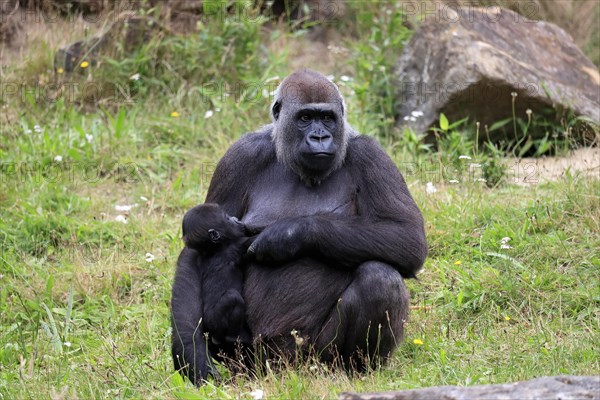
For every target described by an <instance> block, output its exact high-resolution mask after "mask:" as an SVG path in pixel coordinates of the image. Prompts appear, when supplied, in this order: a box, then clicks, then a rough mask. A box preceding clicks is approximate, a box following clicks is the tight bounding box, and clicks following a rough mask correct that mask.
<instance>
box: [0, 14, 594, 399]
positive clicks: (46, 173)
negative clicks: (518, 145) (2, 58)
mask: <svg viewBox="0 0 600 400" xmlns="http://www.w3.org/2000/svg"><path fill="white" fill-rule="evenodd" d="M377 7H378V6H377V5H374V6H373V7H372V8H369V7H365V9H363V10H361V11H360V12H357V13H356V15H355V20H354V21H355V25H354V27H353V28H352V29H354V30H355V31H356V32H359V33H361V34H360V35H348V39H346V40H347V42H345V48H346V49H349V50H348V51H349V52H350V53H349V54H346V55H345V56H344V57H347V58H348V57H349V58H350V59H352V60H353V61H352V64H350V65H349V66H346V64H347V62H346V61H343V63H342V61H340V63H342V64H340V65H344V66H343V67H340V68H341V70H343V71H344V73H347V74H348V77H346V76H344V77H342V75H341V74H339V73H338V74H337V75H335V76H334V79H335V80H336V82H338V83H339V84H340V87H341V89H342V91H343V92H344V93H345V95H346V103H347V105H348V109H349V120H350V122H351V123H352V124H353V125H354V126H355V127H357V128H358V129H359V130H360V131H361V132H363V133H365V134H368V135H372V136H376V137H377V138H378V139H379V141H380V142H381V143H382V145H384V147H385V148H386V150H387V151H388V153H389V154H390V155H391V156H392V158H393V159H394V160H395V161H396V162H397V164H398V166H399V167H400V168H401V170H402V171H403V172H404V173H405V176H406V178H407V181H408V183H409V187H410V190H411V192H412V194H413V196H414V197H415V199H416V201H417V204H418V205H419V206H420V208H421V210H422V212H423V215H424V218H425V221H426V226H427V236H428V242H429V248H430V254H429V258H428V260H427V262H426V264H425V266H424V268H423V270H422V272H421V273H420V274H419V276H418V278H419V279H418V280H411V281H409V282H408V286H409V289H410V291H411V293H412V301H411V306H412V307H411V317H410V321H409V322H408V324H407V335H406V340H405V342H404V343H403V344H402V345H401V346H400V348H399V349H398V351H397V352H396V354H395V355H394V356H393V359H392V360H391V362H390V363H389V364H388V365H386V366H382V367H381V368H378V369H376V370H374V371H370V372H369V373H367V374H363V375H356V376H349V375H346V374H344V373H342V372H338V371H332V370H330V369H329V368H328V367H327V366H324V365H320V364H319V363H317V362H314V361H308V362H306V363H305V364H303V365H298V366H289V367H288V368H285V369H283V370H275V371H270V370H269V371H267V372H266V373H265V374H262V375H261V376H258V377H255V376H248V375H242V376H237V377H231V376H228V375H227V373H226V372H225V371H223V372H224V375H225V379H224V380H223V381H222V382H211V383H209V384H207V385H205V386H204V387H202V388H200V389H196V388H194V387H193V386H192V385H190V383H189V382H184V381H183V380H182V379H181V378H180V377H179V375H178V374H177V373H175V372H174V371H173V367H172V362H171V356H170V335H171V332H170V324H169V300H170V285H171V282H172V278H173V273H174V267H175V261H176V258H177V255H178V253H179V251H180V250H181V248H182V242H181V239H180V229H181V228H180V223H181V219H182V217H183V214H184V212H185V211H186V210H187V209H189V208H191V207H192V206H194V205H195V204H197V203H199V202H202V201H203V199H204V196H205V194H206V190H207V186H208V183H209V181H210V178H211V176H212V171H213V170H214V167H215V164H216V162H217V161H218V160H219V158H220V157H221V156H222V155H223V153H224V152H225V151H226V149H227V148H228V147H229V146H230V145H231V144H232V143H233V142H234V141H235V140H236V139H237V138H238V137H239V136H240V135H241V134H242V133H243V132H246V131H250V130H253V129H256V128H258V127H259V126H260V125H261V124H263V123H266V122H268V119H269V116H268V104H269V101H270V99H269V90H270V89H271V88H272V83H273V82H276V81H277V79H272V80H271V79H270V78H272V77H276V76H279V77H283V76H285V75H286V74H287V73H289V72H290V71H289V68H290V67H289V66H290V65H291V63H292V61H293V60H291V58H290V57H291V56H290V55H289V54H288V53H287V51H286V50H285V49H284V48H273V47H277V46H271V47H269V46H265V45H264V44H263V43H264V38H265V37H267V38H270V39H272V40H273V41H275V42H277V43H281V42H290V41H294V40H300V41H302V40H307V41H310V39H305V37H306V35H307V33H306V32H305V31H303V30H300V31H295V32H288V31H286V30H273V28H272V27H271V28H270V29H269V30H265V29H264V26H263V23H264V21H252V22H248V21H239V20H236V21H232V20H228V19H227V18H225V19H223V20H221V21H215V22H212V23H207V24H206V26H205V27H204V29H205V33H203V34H198V35H193V37H187V38H183V39H181V38H180V39H164V40H161V41H152V42H150V43H148V44H147V45H146V46H144V48H142V49H141V50H140V51H139V52H137V53H135V54H132V55H130V56H129V57H127V58H124V59H121V60H119V61H112V62H106V63H105V64H103V65H102V66H99V67H87V68H85V70H82V71H79V73H78V74H74V75H72V76H68V77H62V78H61V77H58V79H64V81H63V83H64V82H71V83H72V84H73V85H74V86H73V87H74V88H75V89H74V90H73V91H72V92H70V94H69V95H67V94H66V92H61V93H60V94H58V95H57V96H56V97H52V100H50V99H49V98H47V97H44V98H41V99H40V96H39V94H40V91H41V90H42V89H40V86H39V85H40V82H42V84H43V83H44V82H45V83H47V82H53V80H54V79H57V77H56V75H55V73H54V71H53V70H52V63H51V62H52V54H53V47H52V46H51V44H52V43H53V42H52V40H55V39H52V40H51V39H49V37H45V36H43V35H41V36H39V38H38V39H36V40H37V42H36V43H37V45H35V46H32V47H31V50H30V53H27V54H26V57H24V58H23V59H21V60H20V61H19V62H15V63H14V64H12V65H9V66H7V67H5V68H3V70H2V78H3V83H4V84H5V85H6V83H7V82H10V83H16V84H18V85H20V86H18V87H19V88H22V89H19V90H17V91H16V92H15V94H10V95H7V96H8V97H6V96H5V97H3V99H2V103H0V107H2V115H1V116H0V138H1V141H0V167H1V168H0V246H1V247H0V399H29V398H32V399H47V398H51V399H71V398H80V399H115V398H182V399H196V398H198V399H203V398H223V399H228V398H252V396H253V395H254V396H257V394H256V393H257V390H262V391H263V392H264V397H265V398H274V399H278V398H281V399H284V398H285V399H287V398H333V397H335V396H336V395H337V394H338V393H340V392H342V391H383V390H393V389H401V388H419V387H425V386H432V385H445V384H457V385H474V384H483V383H503V382H509V381H515V380H523V379H529V378H533V377H538V376H544V375H559V374H585V375H593V374H595V375H597V374H600V358H599V357H598V354H600V322H599V321H600V253H599V250H598V249H600V233H599V232H600V181H599V180H598V179H597V178H598V177H596V178H590V177H586V176H582V175H579V174H577V173H572V174H571V173H568V172H567V173H566V174H565V176H564V178H562V179H560V180H558V181H555V182H543V180H542V178H541V176H539V174H538V171H536V170H535V166H533V165H530V166H529V167H530V168H528V169H523V170H519V171H512V175H511V174H510V173H509V174H506V171H504V170H503V169H502V167H500V166H499V165H501V159H500V158H499V156H498V153H494V152H489V151H484V150H483V149H482V148H481V147H480V146H476V145H475V144H474V142H473V141H472V140H468V139H467V136H466V135H462V134H461V131H457V132H454V131H453V132H449V131H448V132H446V131H444V132H442V135H443V136H444V137H447V140H445V141H442V143H441V145H440V147H439V148H437V149H435V150H434V149H431V148H427V146H425V145H423V144H422V143H420V142H419V141H418V140H417V139H418V138H416V136H414V135H411V134H410V133H406V132H400V131H399V130H398V129H397V128H395V127H394V125H393V119H392V118H391V115H392V111H393V96H392V94H391V93H390V88H389V86H390V85H389V82H390V79H391V73H390V72H389V71H390V67H391V65H392V62H393V58H392V57H391V55H393V54H394V53H397V52H398V51H399V49H400V48H401V46H402V43H403V40H405V38H406V37H408V36H409V35H410V32H409V31H407V29H406V28H404V27H403V26H402V25H401V24H398V21H397V20H395V18H399V16H398V14H397V10H391V12H390V13H385V12H381V10H379V11H377V10H378V8H377ZM345 29H349V28H347V27H346V28H345ZM73 31H75V28H74V29H73ZM386 36H387V37H394V38H398V39H397V40H396V41H389V40H388V41H386V40H385V38H386ZM209 38H210V39H209ZM359 38H360V39H359ZM257 54H260V56H258V55H257ZM342 54H343V52H342ZM156 60H160V62H156ZM324 72H328V71H324ZM135 74H138V75H139V76H138V79H132V77H134V76H135ZM32 79H35V80H37V82H38V85H37V86H35V85H34V84H31V80H32ZM90 82H95V83H97V84H98V85H102V84H105V83H106V82H117V84H119V85H122V88H125V89H127V90H130V92H129V93H130V96H124V95H123V94H122V92H118V93H121V94H119V95H117V94H113V95H110V96H106V95H105V97H102V98H101V99H95V102H92V103H90V102H89V101H88V102H87V103H86V97H85V93H84V92H85V91H84V90H83V89H85V87H86V85H89V84H90ZM207 82H208V83H210V85H209V86H207V84H206V83H207ZM232 82H236V83H240V85H239V86H237V88H236V86H235V85H233V84H232ZM6 87H7V86H4V88H6ZM36 88H37V89H36ZM208 89H210V90H208ZM267 89H269V90H267ZM44 93H46V92H44ZM225 93H227V94H229V95H225ZM5 95H6V93H5ZM44 95H45V94H44ZM87 100H89V99H87ZM507 101H510V99H507ZM560 128H561V127H560V126H557V127H556V129H560ZM457 129H458V128H457ZM566 146H567V148H568V146H569V144H568V143H567V145H566ZM461 155H462V156H469V157H471V159H467V158H465V157H460V156H461ZM478 163H481V164H483V166H480V165H478ZM489 166H495V168H496V169H497V170H500V171H501V172H504V173H505V175H504V179H503V180H501V182H499V183H498V184H497V185H486V183H485V182H483V181H482V180H481V179H478V178H481V177H485V176H489V172H486V173H484V172H483V171H485V170H486V167H489ZM515 174H517V175H519V176H520V177H523V174H527V175H528V176H530V177H531V180H530V182H529V184H527V185H515V184H514V180H515V179H514V178H515ZM451 180H457V181H458V183H450V181H451ZM428 182H431V184H432V185H433V188H435V190H434V189H433V188H432V186H431V185H429V186H428V185H427V183H428ZM489 186H492V187H489ZM428 188H429V189H428ZM507 238H508V239H507Z"/></svg>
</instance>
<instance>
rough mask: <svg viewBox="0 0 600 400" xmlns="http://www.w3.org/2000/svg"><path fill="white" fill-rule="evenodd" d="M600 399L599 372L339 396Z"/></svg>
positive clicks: (355, 399)
mask: <svg viewBox="0 0 600 400" xmlns="http://www.w3.org/2000/svg"><path fill="white" fill-rule="evenodd" d="M432 399H443V400H475V399H478V400H483V399H485V400H513V399H519V400H541V399H544V400H600V376H556V377H543V378H537V379H532V380H530V381H524V382H515V383H505V384H502V385H480V386H470V387H461V386H436V387H430V388H425V389H415V390H402V391H399V392H381V393H362V394H361V393H342V394H341V395H340V396H339V400H432Z"/></svg>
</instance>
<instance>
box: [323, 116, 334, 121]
mask: <svg viewBox="0 0 600 400" xmlns="http://www.w3.org/2000/svg"><path fill="white" fill-rule="evenodd" d="M332 120H333V118H331V116H330V115H323V121H325V122H330V121H332Z"/></svg>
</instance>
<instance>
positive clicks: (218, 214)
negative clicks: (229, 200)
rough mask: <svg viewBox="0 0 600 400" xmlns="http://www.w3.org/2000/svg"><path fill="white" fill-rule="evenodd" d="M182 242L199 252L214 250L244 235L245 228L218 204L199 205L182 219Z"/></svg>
mask: <svg viewBox="0 0 600 400" xmlns="http://www.w3.org/2000/svg"><path fill="white" fill-rule="evenodd" d="M182 230H183V241H184V243H185V245H186V246H187V247H190V248H192V249H195V250H199V251H209V250H211V249H216V248H218V247H219V246H221V245H223V244H228V243H230V242H231V241H232V240H235V239H239V238H241V237H244V236H245V235H246V233H245V226H244V224H243V223H241V222H240V220H238V219H237V218H235V217H231V216H229V215H227V213H225V211H223V209H222V208H221V207H220V206H219V205H218V204H211V203H207V204H200V205H199V206H196V207H194V208H192V209H191V210H189V211H188V212H187V213H186V214H185V216H184V217H183V226H182Z"/></svg>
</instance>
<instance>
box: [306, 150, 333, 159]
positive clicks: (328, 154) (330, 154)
mask: <svg viewBox="0 0 600 400" xmlns="http://www.w3.org/2000/svg"><path fill="white" fill-rule="evenodd" d="M310 156H312V157H317V158H327V157H333V153H326V152H324V151H321V152H319V153H311V154H310Z"/></svg>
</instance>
